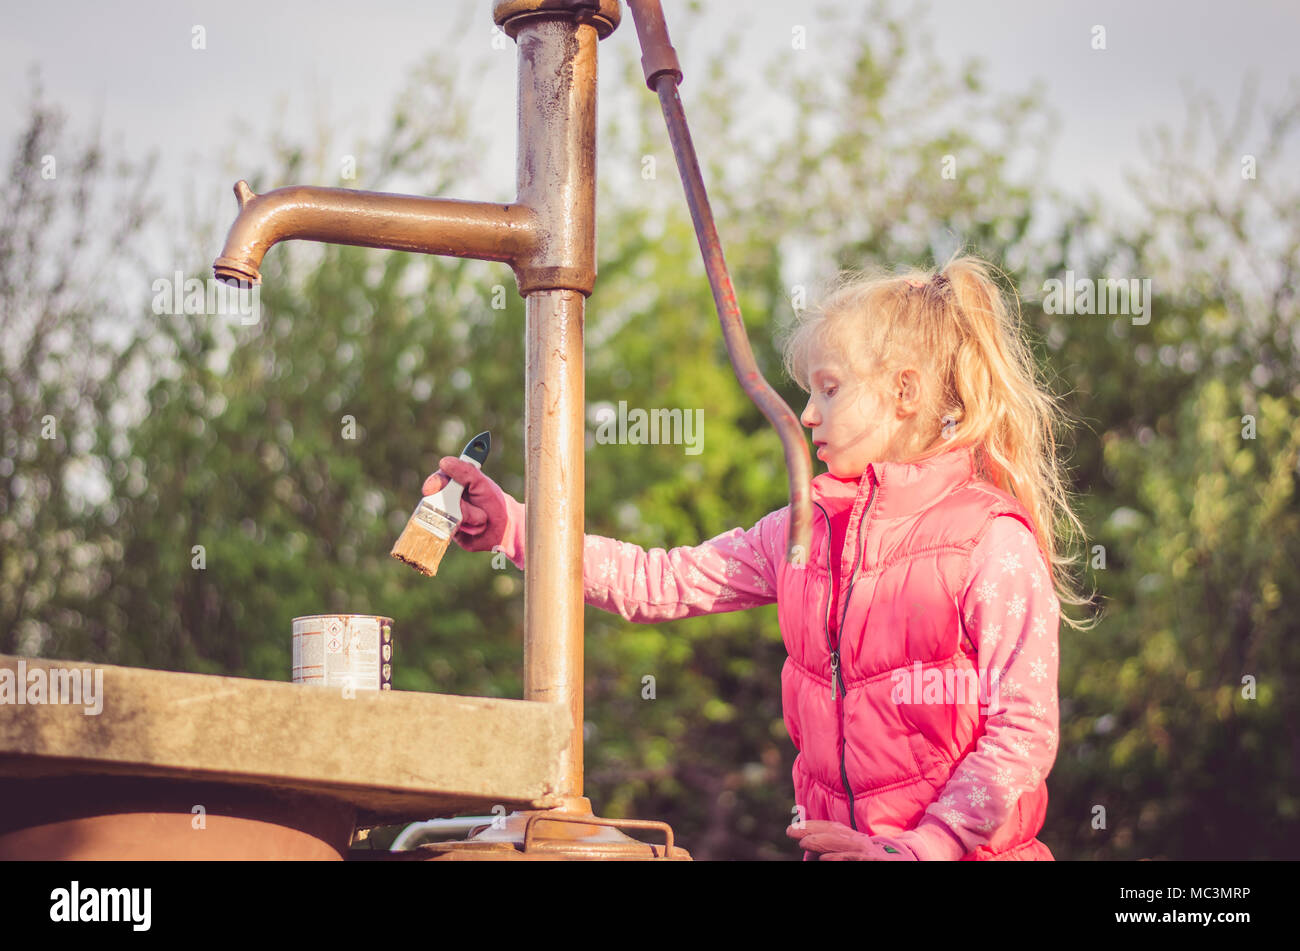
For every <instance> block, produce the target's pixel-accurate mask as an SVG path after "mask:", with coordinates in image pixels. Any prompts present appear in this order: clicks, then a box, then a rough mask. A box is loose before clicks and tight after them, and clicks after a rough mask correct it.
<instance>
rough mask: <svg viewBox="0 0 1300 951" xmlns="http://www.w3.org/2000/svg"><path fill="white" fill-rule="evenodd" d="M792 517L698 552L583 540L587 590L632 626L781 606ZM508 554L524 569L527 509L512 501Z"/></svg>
mask: <svg viewBox="0 0 1300 951" xmlns="http://www.w3.org/2000/svg"><path fill="white" fill-rule="evenodd" d="M787 512H788V509H784V508H783V509H777V510H776V511H774V512H769V513H768V514H767V515H765V516H763V518H761V519H759V520H758V522H757V523H756V524H755V525H754V526H753V527H752V528H750V529H749V530H748V531H746V530H745V529H741V528H733V529H731V530H730V531H728V532H723V533H722V534H721V535H718V536H716V537H714V538H711V539H709V540H708V541H706V542H703V543H702V544H699V545H696V546H694V547H687V546H682V547H678V548H673V549H672V550H665V549H663V548H652V549H650V550H648V551H647V550H646V549H644V548H641V547H640V546H638V545H633V544H631V543H630V542H624V541H619V540H618V539H616V538H606V537H604V536H603V535H586V536H584V539H583V560H582V588H583V597H584V599H585V600H586V603H587V604H590V605H592V606H593V607H597V608H600V609H602V610H605V611H609V612H611V613H613V614H618V615H620V616H621V617H623V618H624V619H626V620H628V621H637V622H643V623H651V622H655V621H670V620H676V619H678V618H685V617H695V616H697V615H700V614H718V613H722V612H724V611H740V610H743V609H745V608H752V607H757V606H758V605H762V604H771V603H772V602H774V601H776V571H775V568H774V566H775V565H776V564H777V559H778V555H777V554H775V553H774V552H772V551H769V545H770V544H771V541H770V539H778V538H779V539H784V538H785V533H786V516H787ZM506 513H507V528H506V532H505V538H504V539H503V541H502V544H501V550H502V551H503V552H504V553H505V554H506V556H507V557H509V558H510V560H511V561H512V562H514V563H515V565H517V566H518V567H519V568H521V569H522V568H524V567H525V566H524V547H525V546H524V520H525V516H526V512H525V508H524V506H523V504H522V503H520V502H519V501H517V500H516V499H515V498H513V497H512V496H510V495H509V494H507V495H506Z"/></svg>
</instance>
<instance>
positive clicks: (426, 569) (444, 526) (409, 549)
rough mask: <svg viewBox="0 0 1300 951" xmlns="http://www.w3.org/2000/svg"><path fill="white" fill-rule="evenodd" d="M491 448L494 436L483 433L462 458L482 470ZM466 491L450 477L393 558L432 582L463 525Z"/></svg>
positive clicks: (424, 502)
mask: <svg viewBox="0 0 1300 951" xmlns="http://www.w3.org/2000/svg"><path fill="white" fill-rule="evenodd" d="M491 448H492V435H491V434H490V433H486V432H484V433H479V434H478V435H477V436H475V437H474V438H473V439H471V440H470V441H469V443H468V444H467V445H466V446H465V451H464V452H462V453H461V454H460V458H461V459H463V460H464V461H465V462H470V463H473V464H474V465H475V466H477V467H478V468H480V469H482V468H483V460H485V459H486V458H487V454H488V450H490V449H491ZM464 491H465V487H464V486H463V485H461V484H460V483H459V482H455V481H453V480H452V479H451V477H450V476H448V477H447V484H446V485H444V486H443V487H442V488H441V489H439V490H438V491H437V492H435V493H433V495H426V496H425V497H424V498H422V499H421V500H420V504H419V505H417V506H416V507H415V511H414V512H413V513H412V514H411V518H410V520H409V521H407V523H406V528H404V529H402V534H401V535H400V536H399V537H398V539H397V544H395V545H394V546H393V550H392V551H391V552H390V553H389V554H391V555H392V556H393V557H394V558H396V559H397V560H398V561H403V562H406V564H408V565H410V566H411V567H412V568H415V569H416V570H417V571H420V572H421V573H423V574H426V575H428V576H429V577H431V578H432V577H433V576H434V575H436V574H437V573H438V563H439V562H441V561H442V556H443V555H444V554H445V553H446V551H447V543H448V542H449V541H451V536H452V535H454V534H455V532H456V529H457V526H459V525H460V520H461V510H460V497H461V493H463V492H464Z"/></svg>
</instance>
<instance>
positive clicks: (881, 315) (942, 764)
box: [424, 256, 1086, 860]
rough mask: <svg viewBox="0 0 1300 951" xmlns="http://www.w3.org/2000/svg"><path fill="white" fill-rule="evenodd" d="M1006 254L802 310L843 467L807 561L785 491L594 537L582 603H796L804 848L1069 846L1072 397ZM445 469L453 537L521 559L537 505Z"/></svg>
mask: <svg viewBox="0 0 1300 951" xmlns="http://www.w3.org/2000/svg"><path fill="white" fill-rule="evenodd" d="M989 271H990V267H989V266H988V265H986V264H985V263H984V262H982V261H980V260H979V259H977V258H974V257H970V256H961V257H954V258H953V259H952V260H950V261H949V262H948V264H947V265H946V266H945V267H944V268H943V269H942V270H941V271H940V272H939V273H937V274H935V275H933V276H931V275H925V274H918V273H912V274H907V275H891V274H874V275H867V276H860V275H854V274H850V275H847V278H848V279H847V280H844V279H842V280H841V283H840V285H839V286H838V287H837V288H835V289H833V291H832V292H831V293H829V294H828V295H827V296H826V297H825V298H824V299H823V300H822V302H821V303H820V304H819V305H818V306H816V307H814V308H812V309H810V310H808V311H806V312H805V313H803V314H801V315H800V316H799V317H798V318H797V319H796V321H795V323H794V324H793V325H792V326H791V328H790V332H789V333H788V335H787V337H786V340H785V343H784V351H785V365H786V370H787V372H788V373H790V375H791V376H792V378H793V379H795V380H796V381H797V382H798V383H799V385H800V387H802V388H803V389H805V390H808V391H810V394H811V395H810V398H809V401H808V405H807V407H806V408H805V409H804V411H803V414H802V417H801V421H802V422H803V424H804V425H805V426H807V427H808V428H809V429H810V430H811V431H812V439H813V443H814V444H815V446H816V447H817V458H818V459H820V460H822V461H823V462H825V463H826V467H827V471H826V472H825V473H823V474H821V475H819V476H817V477H816V478H814V479H813V481H812V501H813V516H814V521H813V533H812V548H811V551H810V553H809V557H808V559H807V564H806V566H801V567H798V568H796V567H792V566H790V565H788V564H786V560H785V552H786V544H787V537H786V523H787V517H788V514H789V507H788V506H786V507H784V508H781V509H779V510H777V511H774V512H771V513H769V514H768V515H766V516H764V517H763V518H761V519H760V520H759V521H758V522H757V524H755V525H754V526H753V527H752V528H750V529H749V530H748V531H745V530H743V529H740V528H734V529H732V530H731V531H729V532H724V533H723V534H721V535H719V536H717V537H716V538H713V539H710V540H709V541H707V542H704V543H703V544H701V545H697V546H695V547H693V548H692V547H680V548H674V549H672V550H671V551H665V550H664V549H662V548H655V549H652V550H650V551H646V550H644V549H642V548H640V547H638V546H636V545H633V544H629V543H627V542H621V541H618V540H616V539H612V538H604V537H601V536H597V535H588V536H586V549H585V552H586V554H585V557H584V561H583V584H584V596H585V599H586V602H587V603H588V604H592V605H595V606H596V607H599V608H603V609H604V610H607V611H611V612H616V613H618V614H620V615H621V616H622V617H624V618H626V619H628V620H630V621H639V622H653V621H664V620H672V619H676V618H684V617H695V616H697V615H701V614H709V613H714V612H721V611H736V610H740V609H742V608H749V607H754V606H756V605H761V604H769V603H771V602H773V601H775V602H777V605H778V617H779V620H780V626H781V631H782V636H783V639H784V641H785V646H786V650H787V652H788V654H789V656H788V658H787V659H786V662H785V666H784V668H783V670H782V672H781V689H782V705H783V710H784V717H785V723H786V728H787V730H788V731H789V734H790V737H791V739H792V740H793V741H794V745H795V747H796V748H797V749H798V750H799V755H798V756H797V757H796V758H795V762H794V772H793V778H794V790H795V809H794V816H795V818H794V822H793V824H792V825H791V826H790V828H789V829H788V830H787V833H788V834H789V835H790V836H791V837H792V838H794V839H796V840H797V841H798V842H799V845H800V846H801V847H802V849H803V850H804V858H805V859H809V858H814V859H815V858H825V859H884V860H898V859H905V860H918V859H921V860H925V859H968V860H978V859H1030V860H1036V859H1042V860H1051V859H1052V853H1051V852H1050V851H1049V850H1048V848H1047V846H1045V845H1044V844H1043V843H1042V842H1040V841H1038V839H1036V838H1035V836H1036V835H1037V833H1038V831H1039V830H1040V829H1041V828H1042V825H1043V818H1044V814H1045V813H1046V810H1047V787H1046V785H1045V782H1044V781H1045V779H1046V777H1047V773H1048V771H1049V770H1050V769H1051V767H1052V763H1053V762H1054V760H1055V758H1056V749H1057V729H1058V714H1057V696H1056V681H1057V629H1058V626H1059V622H1060V610H1059V609H1060V601H1061V598H1058V596H1057V595H1056V594H1055V593H1054V590H1053V589H1054V587H1057V586H1058V578H1057V573H1056V571H1055V570H1054V566H1056V565H1058V564H1068V561H1069V560H1068V559H1064V558H1061V557H1059V556H1058V555H1057V548H1056V542H1055V538H1054V534H1053V526H1054V524H1055V520H1056V516H1057V515H1058V514H1059V515H1061V516H1063V517H1064V518H1065V519H1066V520H1067V521H1068V522H1071V523H1073V524H1074V525H1075V526H1077V527H1078V528H1080V529H1081V528H1082V526H1081V525H1079V523H1078V520H1077V518H1075V516H1074V514H1073V512H1071V511H1070V508H1069V505H1068V502H1067V499H1066V493H1065V490H1064V487H1063V485H1062V482H1061V479H1060V476H1059V473H1058V469H1057V462H1056V459H1055V454H1054V440H1053V436H1052V424H1053V423H1054V421H1055V418H1054V414H1055V412H1056V408H1055V405H1054V403H1053V402H1052V400H1051V399H1050V397H1049V396H1048V395H1047V394H1046V393H1045V392H1044V391H1043V390H1042V389H1040V387H1039V386H1038V385H1037V383H1036V377H1035V372H1034V364H1033V359H1032V356H1031V355H1030V352H1029V351H1028V349H1027V347H1026V346H1025V345H1024V343H1023V341H1022V340H1021V338H1020V335H1019V332H1018V328H1017V327H1016V326H1014V325H1012V323H1011V321H1010V311H1009V308H1008V307H1007V305H1006V304H1005V303H1004V301H1003V300H1002V297H1001V294H1000V292H999V290H998V286H997V284H996V283H995V282H994V281H993V279H992V278H991V276H990V273H989ZM444 473H445V474H446V475H448V476H450V477H452V478H454V479H456V480H457V481H459V482H461V483H462V484H463V485H465V487H466V490H465V494H464V497H463V498H464V521H463V523H462V526H461V529H460V530H459V532H458V533H457V535H456V536H455V537H456V541H457V544H459V545H460V546H461V547H462V548H464V549H465V550H467V551H487V550H493V549H497V548H499V550H501V551H503V552H504V553H505V554H506V555H507V557H509V558H510V559H511V560H512V561H513V562H514V563H515V564H516V565H518V566H519V567H520V568H521V569H522V568H524V567H525V566H524V561H523V559H524V506H523V505H521V504H520V503H519V502H518V501H516V500H515V499H514V498H512V497H511V496H509V495H507V494H505V493H504V492H503V491H502V490H501V488H500V487H499V486H497V485H496V483H495V482H493V481H492V480H491V479H490V478H489V477H487V476H486V475H484V474H483V473H482V472H480V471H479V470H478V469H477V468H476V467H474V466H472V465H469V464H467V463H463V462H461V461H460V460H459V459H457V458H455V457H452V456H448V457H445V458H443V459H442V460H441V463H440V470H439V472H438V473H435V474H434V475H432V476H430V477H429V479H428V481H426V483H425V486H424V491H425V492H426V493H429V492H434V491H437V489H438V488H440V487H441V486H442V485H443V484H445V476H444ZM1061 594H1062V596H1063V598H1064V600H1066V602H1067V603H1071V604H1082V603H1086V602H1085V601H1084V600H1083V599H1080V598H1077V597H1074V596H1073V594H1072V592H1071V591H1070V590H1069V588H1068V587H1061Z"/></svg>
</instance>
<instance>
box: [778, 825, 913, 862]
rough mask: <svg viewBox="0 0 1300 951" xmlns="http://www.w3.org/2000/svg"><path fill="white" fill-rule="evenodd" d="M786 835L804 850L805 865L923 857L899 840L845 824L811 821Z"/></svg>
mask: <svg viewBox="0 0 1300 951" xmlns="http://www.w3.org/2000/svg"><path fill="white" fill-rule="evenodd" d="M785 833H786V835H788V836H790V837H791V838H792V839H795V840H796V841H798V843H799V844H800V845H801V846H803V848H804V850H805V851H804V861H809V860H811V861H851V862H852V861H857V862H917V861H920V856H919V855H917V854H916V852H914V851H913V850H912V848H911V847H910V846H909V845H907V843H906V842H905V841H903V840H902V839H901V838H898V837H896V836H885V835H864V834H863V833H861V832H855V831H853V829H851V828H850V827H849V826H846V825H845V824H844V823H842V822H827V821H826V820H824V819H808V820H806V821H805V822H804V824H803V826H802V827H800V826H794V825H792V826H790V827H789V828H788V829H786V830H785Z"/></svg>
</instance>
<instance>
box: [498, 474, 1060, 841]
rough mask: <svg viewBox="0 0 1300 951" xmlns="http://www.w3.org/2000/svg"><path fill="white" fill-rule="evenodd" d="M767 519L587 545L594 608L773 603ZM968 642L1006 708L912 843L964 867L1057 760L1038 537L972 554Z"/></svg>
mask: <svg viewBox="0 0 1300 951" xmlns="http://www.w3.org/2000/svg"><path fill="white" fill-rule="evenodd" d="M506 511H507V516H508V520H507V526H506V531H505V535H504V538H503V539H502V542H501V545H500V550H501V551H502V552H504V553H505V555H506V557H508V558H509V559H510V560H511V561H512V562H513V563H514V564H515V565H516V566H518V567H519V568H520V569H524V567H525V565H524V550H525V546H524V524H525V522H524V511H525V510H524V506H523V505H522V504H521V503H520V502H518V501H517V500H516V499H514V498H513V497H512V496H510V495H509V494H508V493H507V494H506ZM770 519H784V510H783V509H782V510H777V511H774V512H770V513H769V514H767V515H765V516H764V517H763V518H762V519H760V520H759V522H758V523H756V524H755V525H754V526H753V527H752V528H750V529H749V530H747V531H746V530H744V529H741V528H733V529H731V530H730V531H727V532H723V533H722V534H720V535H718V536H716V537H714V538H711V539H709V540H708V541H705V542H703V543H701V544H699V545H696V546H694V547H687V546H681V547H678V548H673V549H671V550H665V549H663V548H653V549H650V550H649V551H647V550H645V549H643V548H641V547H640V546H637V545H634V544H631V543H629V542H623V541H619V540H618V539H614V538H606V537H604V536H600V535H587V536H586V537H585V543H584V544H585V553H584V558H583V593H584V599H585V601H586V603H587V604H590V605H592V606H594V607H597V608H600V609H602V610H605V611H609V612H611V613H614V614H618V615H619V616H621V617H623V618H625V619H626V620H628V621H634V622H639V623H653V622H658V621H668V620H676V619H679V618H686V617H696V616H698V615H701V614H713V613H721V612H725V611H739V610H742V609H744V608H751V607H757V606H759V605H763V604H771V603H773V602H774V601H775V600H776V591H777V579H776V565H777V561H778V559H780V558H783V557H784V552H783V551H774V550H771V548H770V546H769V545H768V544H767V543H766V542H765V541H764V536H765V534H766V535H767V537H774V536H775V537H780V535H781V533H772V532H767V533H765V532H764V531H763V529H764V526H765V523H766V522H767V521H768V520H770ZM960 606H961V614H962V617H963V619H964V621H965V629H966V634H967V635H968V636H969V637H970V639H971V642H972V643H973V644H974V645H975V648H976V650H977V654H978V667H979V669H980V670H985V671H990V672H997V674H998V677H999V692H998V698H997V699H998V703H997V704H996V705H995V706H994V707H993V708H992V709H990V711H989V713H988V718H987V720H986V722H985V732H984V734H983V735H982V736H980V738H979V740H978V742H977V743H976V746H975V749H973V750H972V751H971V752H969V753H968V754H967V755H966V756H965V757H963V758H962V760H961V762H960V763H959V765H958V767H957V769H956V770H955V771H954V772H953V774H952V777H951V778H950V779H949V781H948V783H947V784H946V785H945V786H944V787H943V789H942V790H941V791H940V795H939V797H938V798H937V799H936V801H935V802H934V803H932V804H931V805H930V806H929V807H928V808H927V809H926V814H925V817H924V818H923V819H922V821H921V822H920V824H919V825H918V826H917V827H916V829H914V830H912V832H913V833H914V840H913V841H912V842H911V843H909V844H913V845H914V846H916V845H917V844H919V848H917V851H918V853H919V854H920V855H921V857H922V858H926V859H953V860H955V859H959V858H961V857H962V856H963V855H965V854H967V853H970V852H972V851H974V850H975V849H976V848H977V847H978V846H980V845H983V844H986V843H987V842H988V841H989V839H990V837H991V836H992V833H993V831H994V830H996V829H997V828H999V827H1000V826H1001V825H1002V824H1003V823H1004V822H1005V821H1006V820H1007V818H1008V817H1009V816H1010V814H1011V810H1012V807H1013V806H1014V805H1015V802H1016V799H1017V798H1018V797H1019V795H1020V794H1021V793H1022V792H1024V791H1026V790H1028V789H1032V788H1034V787H1035V786H1037V785H1038V783H1039V782H1040V781H1041V780H1042V779H1043V777H1044V776H1046V775H1047V773H1048V771H1049V770H1050V769H1051V767H1052V764H1053V763H1054V762H1055V759H1056V750H1057V731H1058V729H1059V712H1058V702H1057V674H1058V660H1059V658H1058V646H1057V632H1058V629H1059V625H1060V602H1059V600H1058V599H1057V597H1056V595H1055V594H1054V593H1053V592H1052V589H1051V585H1050V583H1049V579H1048V571H1047V563H1046V561H1045V559H1044V557H1043V554H1042V552H1041V551H1040V550H1039V549H1038V547H1037V545H1036V544H1035V542H1034V538H1033V535H1032V534H1031V533H1030V531H1029V530H1028V529H1027V528H1026V527H1025V526H1024V525H1023V524H1022V523H1021V522H1020V521H1019V520H1017V519H1015V518H1010V517H997V518H995V519H993V523H992V525H990V527H989V529H988V531H986V532H985V533H984V536H983V538H982V539H981V540H980V542H979V544H978V545H977V546H976V547H975V550H974V552H973V553H972V556H971V575H970V580H969V583H968V584H967V586H966V590H965V591H963V592H962V595H961V605H960Z"/></svg>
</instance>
